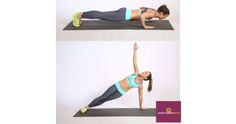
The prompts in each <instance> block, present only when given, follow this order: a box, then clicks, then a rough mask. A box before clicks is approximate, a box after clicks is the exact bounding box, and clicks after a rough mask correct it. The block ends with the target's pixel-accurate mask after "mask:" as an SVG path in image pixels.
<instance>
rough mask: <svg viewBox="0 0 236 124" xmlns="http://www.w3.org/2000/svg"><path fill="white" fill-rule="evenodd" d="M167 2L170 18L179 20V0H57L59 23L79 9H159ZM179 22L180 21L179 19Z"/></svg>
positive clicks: (66, 21)
mask: <svg viewBox="0 0 236 124" xmlns="http://www.w3.org/2000/svg"><path fill="white" fill-rule="evenodd" d="M162 4H166V5H167V6H168V8H169V9H170V13H171V15H170V16H169V17H168V19H170V20H174V21H178V20H179V0H96V1H94V0H57V23H58V24H67V23H69V22H70V21H71V20H72V15H73V14H74V13H75V12H77V11H90V10H99V11H111V10H117V9H119V8H121V7H127V8H130V9H139V8H140V7H151V8H154V9H157V8H158V7H159V6H160V5H162ZM178 22H179V21H178Z"/></svg>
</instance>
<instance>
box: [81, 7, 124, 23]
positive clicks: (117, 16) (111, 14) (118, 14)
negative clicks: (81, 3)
mask: <svg viewBox="0 0 236 124" xmlns="http://www.w3.org/2000/svg"><path fill="white" fill-rule="evenodd" d="M125 13H126V8H120V9H119V10H117V11H108V12H100V11H88V12H83V15H82V18H88V19H100V20H105V21H112V22H118V21H125Z"/></svg>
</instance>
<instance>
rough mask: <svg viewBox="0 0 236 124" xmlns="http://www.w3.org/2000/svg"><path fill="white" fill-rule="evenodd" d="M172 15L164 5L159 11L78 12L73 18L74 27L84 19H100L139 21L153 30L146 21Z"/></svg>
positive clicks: (145, 8)
mask: <svg viewBox="0 0 236 124" xmlns="http://www.w3.org/2000/svg"><path fill="white" fill-rule="evenodd" d="M169 15H170V11H169V9H168V7H167V6H166V5H165V4H164V5H161V6H160V7H159V8H158V9H157V10H155V9H153V8H147V7H141V8H140V9H136V10H130V9H128V8H124V7H123V8H120V9H118V10H116V11H108V12H100V11H88V12H76V13H75V14H74V16H73V25H74V26H75V27H80V24H81V23H82V21H81V19H82V18H87V19H100V20H105V21H111V22H119V21H135V20H139V21H140V22H141V25H142V26H143V28H145V29H152V28H154V27H153V26H148V25H146V24H145V21H147V20H151V19H153V18H158V19H160V20H161V19H165V18H166V17H168V16H169Z"/></svg>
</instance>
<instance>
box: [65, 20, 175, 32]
mask: <svg viewBox="0 0 236 124" xmlns="http://www.w3.org/2000/svg"><path fill="white" fill-rule="evenodd" d="M146 24H147V25H150V26H154V27H155V28H154V29H144V28H143V27H142V26H141V23H140V22H139V21H121V22H108V21H102V20H83V21H82V24H81V26H80V27H79V28H76V27H74V26H73V22H72V21H71V22H70V23H69V24H68V25H67V26H66V27H65V28H64V29H63V30H131V29H132V30H174V28H173V27H172V25H171V24H170V22H169V21H168V20H151V21H149V22H146Z"/></svg>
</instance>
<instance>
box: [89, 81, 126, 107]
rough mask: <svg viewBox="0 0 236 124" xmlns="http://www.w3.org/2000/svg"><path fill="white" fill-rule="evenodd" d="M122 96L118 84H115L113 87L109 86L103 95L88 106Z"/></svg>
mask: <svg viewBox="0 0 236 124" xmlns="http://www.w3.org/2000/svg"><path fill="white" fill-rule="evenodd" d="M121 96H122V94H121V93H120V92H119V91H118V89H117V88H116V85H115V84H114V85H112V86H111V87H109V88H108V89H107V90H106V91H105V92H104V93H103V94H102V95H101V96H99V97H97V98H96V99H94V100H93V101H92V102H91V103H90V104H89V105H88V106H89V107H94V106H98V105H101V104H103V103H104V102H107V101H109V100H113V99H116V98H119V97H121Z"/></svg>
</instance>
